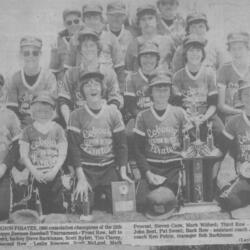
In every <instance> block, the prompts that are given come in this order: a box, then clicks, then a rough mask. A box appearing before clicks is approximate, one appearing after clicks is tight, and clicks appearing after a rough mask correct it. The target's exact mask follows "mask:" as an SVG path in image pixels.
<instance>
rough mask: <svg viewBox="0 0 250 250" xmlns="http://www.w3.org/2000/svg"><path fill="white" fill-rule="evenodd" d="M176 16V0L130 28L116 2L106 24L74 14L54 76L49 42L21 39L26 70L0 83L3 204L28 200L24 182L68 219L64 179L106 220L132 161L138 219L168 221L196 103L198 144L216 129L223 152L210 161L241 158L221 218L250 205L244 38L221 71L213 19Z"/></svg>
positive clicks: (147, 8) (248, 71) (249, 82)
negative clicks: (46, 55) (47, 57)
mask: <svg viewBox="0 0 250 250" xmlns="http://www.w3.org/2000/svg"><path fill="white" fill-rule="evenodd" d="M178 7H179V1H178V0H158V1H157V5H156V6H154V5H151V4H145V5H142V6H139V7H138V9H137V11H136V20H135V22H134V23H133V24H131V25H129V24H128V21H127V20H128V19H127V14H126V13H127V12H126V7H125V5H124V4H123V3H122V2H120V1H115V2H110V3H108V5H107V9H106V14H107V19H106V20H104V17H103V7H102V6H101V5H98V4H92V3H89V4H86V5H84V6H83V8H82V11H80V10H77V9H76V10H73V9H70V10H68V9H67V10H65V11H64V12H63V14H62V19H63V24H64V26H65V29H64V30H63V31H61V32H59V33H58V38H57V45H56V46H55V47H53V48H52V49H51V61H50V66H49V68H50V69H49V70H47V69H44V68H42V67H41V65H40V59H41V56H42V46H43V42H42V40H41V39H40V38H37V37H23V38H22V39H21V40H20V44H19V45H20V58H21V60H22V63H23V67H22V69H20V70H19V71H17V72H16V73H15V74H14V75H13V76H12V77H11V78H10V81H9V82H7V83H6V84H5V82H4V79H3V78H1V79H0V85H1V91H0V94H1V100H2V103H3V105H2V107H1V109H0V114H1V123H0V135H1V140H0V145H1V146H0V150H1V151H0V152H1V162H2V164H1V165H0V184H1V188H0V199H1V201H2V199H3V200H4V199H6V204H8V203H10V204H14V203H15V202H18V201H19V200H20V199H22V198H23V197H22V194H23V187H24V189H25V188H26V185H27V183H26V180H25V178H22V176H24V173H27V176H28V175H29V176H31V179H32V185H33V186H34V187H36V188H37V189H38V191H39V196H40V200H41V205H42V212H43V213H44V214H49V213H65V206H64V194H63V190H64V188H63V185H62V178H61V177H62V172H69V173H70V174H71V175H72V176H75V177H76V185H75V187H74V190H73V196H74V200H78V201H83V200H86V197H88V200H89V202H90V204H91V210H92V208H98V205H99V204H100V202H98V201H100V199H103V197H105V201H107V204H106V205H105V209H107V210H109V211H110V209H111V182H113V181H119V180H126V181H128V182H133V181H134V180H133V177H134V175H133V174H131V172H133V171H131V168H130V167H129V162H132V161H136V167H137V168H138V169H139V171H140V179H141V180H140V185H139V187H138V190H137V191H138V196H137V202H138V209H140V211H142V212H144V213H146V214H147V215H148V216H149V217H156V218H162V216H163V217H164V215H166V214H168V213H169V212H171V211H173V210H174V209H175V208H176V206H177V198H176V195H177V191H178V189H179V182H178V177H179V171H180V168H181V164H180V155H181V152H182V149H183V131H186V132H188V133H190V136H191V137H192V134H193V132H192V131H193V129H194V123H193V122H192V119H190V118H191V117H192V115H193V114H192V107H193V106H192V105H194V103H195V107H196V111H195V112H197V114H196V121H195V123H196V125H197V124H198V126H199V127H200V131H201V139H202V140H204V139H205V137H206V134H207V126H206V125H207V124H208V123H210V122H212V124H213V134H214V138H215V146H216V147H217V148H218V149H220V150H216V149H215V150H212V152H210V153H211V154H214V156H220V157H223V156H224V155H225V154H226V153H227V151H229V152H230V154H231V155H232V156H233V157H234V158H235V162H236V167H235V170H236V173H237V178H236V179H235V180H234V182H233V183H228V184H227V186H226V187H223V188H224V189H225V190H226V191H225V192H222V194H221V195H220V196H219V198H218V200H219V203H220V205H221V207H222V208H223V209H229V210H231V209H234V208H238V207H241V206H244V205H246V204H248V203H249V202H250V195H249V193H250V184H249V179H248V178H249V177H250V174H249V169H250V166H249V165H250V163H249V161H250V157H249V156H248V155H249V153H250V120H249V119H250V101H249V100H250V99H249V97H250V78H249V77H250V68H249V62H248V59H249V58H248V53H249V38H250V37H249V34H248V33H247V32H235V33H231V34H229V35H228V36H227V44H226V46H227V50H228V52H229V54H230V56H231V60H230V61H229V62H226V61H225V58H226V55H225V53H224V52H223V51H221V50H220V49H219V48H218V46H216V44H215V43H214V41H213V40H212V39H211V40H208V38H207V32H208V30H209V28H210V27H209V23H208V20H207V16H206V14H204V13H200V12H192V13H188V15H187V17H186V18H185V19H184V18H183V17H181V16H180V15H179V13H178ZM188 154H189V155H188ZM185 156H187V157H192V152H187V153H186V155H185ZM220 161H221V159H220ZM217 165H218V163H217ZM10 172H11V174H12V188H13V190H12V191H9V192H8V193H12V194H9V195H6V191H8V190H9V189H8V187H9V184H10V181H9V180H10V177H9V176H10ZM137 177H138V176H137ZM214 177H215V182H214V185H216V177H217V176H214ZM29 179H30V178H29ZM228 187H229V188H228ZM94 195H95V196H96V197H94ZM7 196H8V198H6V197H7ZM98 196H99V197H98ZM1 203H2V202H1ZM0 207H1V206H0ZM10 207H11V206H10ZM6 208H8V205H6V206H2V208H1V210H0V215H2V217H6V214H8V213H9V209H6ZM6 210H8V211H6ZM159 216H160V217H159ZM0 217H1V216H0Z"/></svg>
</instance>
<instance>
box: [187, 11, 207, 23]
mask: <svg viewBox="0 0 250 250" xmlns="http://www.w3.org/2000/svg"><path fill="white" fill-rule="evenodd" d="M197 21H204V22H207V15H206V14H205V13H200V12H194V13H191V14H189V15H188V16H187V20H186V22H187V24H188V25H189V24H191V23H193V22H197Z"/></svg>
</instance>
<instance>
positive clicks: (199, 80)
mask: <svg viewBox="0 0 250 250" xmlns="http://www.w3.org/2000/svg"><path fill="white" fill-rule="evenodd" d="M173 91H174V94H175V95H180V96H183V97H184V98H183V107H184V108H185V109H187V110H188V109H189V111H191V112H193V111H194V110H193V109H194V108H196V109H197V110H196V111H195V112H198V113H199V114H204V113H205V112H206V111H207V108H208V105H207V98H208V96H212V95H215V94H218V91H217V86H216V75H215V72H214V71H213V70H212V69H211V68H210V67H205V66H201V68H200V70H199V72H198V73H197V74H196V75H195V76H193V75H192V74H191V73H190V72H189V70H188V67H187V65H186V66H185V68H182V69H181V70H179V71H177V72H176V73H175V74H174V76H173ZM194 104H195V105H196V107H195V105H194Z"/></svg>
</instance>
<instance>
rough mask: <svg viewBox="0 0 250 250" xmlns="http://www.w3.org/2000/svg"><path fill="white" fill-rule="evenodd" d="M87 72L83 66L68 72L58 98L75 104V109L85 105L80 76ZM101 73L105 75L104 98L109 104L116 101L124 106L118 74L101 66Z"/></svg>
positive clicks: (59, 89)
mask: <svg viewBox="0 0 250 250" xmlns="http://www.w3.org/2000/svg"><path fill="white" fill-rule="evenodd" d="M84 71H86V70H85V69H84V68H83V65H82V64H81V65H80V66H76V67H72V68H70V69H68V70H67V72H66V73H65V76H64V80H63V81H62V83H61V84H60V85H59V88H58V96H59V97H64V98H66V99H67V100H69V101H70V102H71V103H72V104H73V108H74V109H76V108H79V107H81V106H82V105H83V103H84V101H85V100H84V97H83V96H82V94H81V92H80V87H81V84H80V75H81V74H82V73H83V72H84ZM100 72H101V73H102V74H103V75H104V79H103V88H104V91H103V97H104V98H105V99H106V100H107V101H108V102H109V101H111V100H116V101H118V103H119V104H120V106H123V99H122V96H121V95H120V89H119V84H118V80H117V76H116V73H115V72H114V70H113V69H111V68H105V67H102V65H100Z"/></svg>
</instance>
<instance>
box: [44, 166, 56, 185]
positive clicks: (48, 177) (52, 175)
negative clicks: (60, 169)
mask: <svg viewBox="0 0 250 250" xmlns="http://www.w3.org/2000/svg"><path fill="white" fill-rule="evenodd" d="M56 175H57V172H56V171H55V170H54V169H52V170H50V171H49V172H47V173H46V174H44V179H45V181H46V182H51V181H53V180H54V179H55V177H56Z"/></svg>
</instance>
